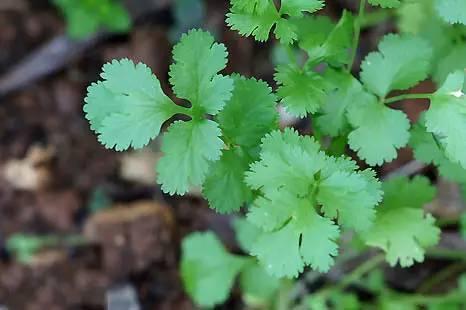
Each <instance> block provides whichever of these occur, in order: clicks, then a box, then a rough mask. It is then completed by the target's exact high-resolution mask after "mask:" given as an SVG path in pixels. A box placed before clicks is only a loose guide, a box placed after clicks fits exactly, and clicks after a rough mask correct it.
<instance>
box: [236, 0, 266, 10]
mask: <svg viewBox="0 0 466 310" xmlns="http://www.w3.org/2000/svg"><path fill="white" fill-rule="evenodd" d="M231 3H232V6H233V7H234V8H236V9H238V10H241V11H245V12H249V13H253V12H255V11H256V12H259V13H262V12H264V11H265V10H266V9H267V7H268V6H269V3H270V0H232V1H231Z"/></svg>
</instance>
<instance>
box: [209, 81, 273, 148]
mask: <svg viewBox="0 0 466 310" xmlns="http://www.w3.org/2000/svg"><path fill="white" fill-rule="evenodd" d="M276 101H277V99H276V97H275V95H274V94H273V93H272V89H271V88H270V87H269V86H268V85H267V83H265V82H263V81H260V80H256V79H254V78H250V79H246V78H244V77H239V76H237V77H235V78H234V90H233V94H232V97H231V99H230V101H228V103H227V105H226V106H225V108H224V109H223V110H222V111H221V112H220V113H219V114H218V115H217V121H218V122H219V124H220V127H221V128H222V132H223V134H224V135H225V137H227V139H228V140H229V141H231V143H233V144H235V145H238V146H241V147H245V148H248V149H251V148H254V147H256V146H257V145H258V144H260V141H261V139H262V137H263V136H264V135H265V134H266V133H268V132H270V131H272V130H273V129H276V128H277V127H278V113H277V110H276Z"/></svg>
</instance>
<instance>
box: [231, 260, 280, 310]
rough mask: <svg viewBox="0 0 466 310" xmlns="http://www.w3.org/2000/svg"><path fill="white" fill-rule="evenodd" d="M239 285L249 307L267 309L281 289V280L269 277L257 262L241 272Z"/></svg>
mask: <svg viewBox="0 0 466 310" xmlns="http://www.w3.org/2000/svg"><path fill="white" fill-rule="evenodd" d="M239 284H240V287H241V292H242V294H243V299H244V300H245V302H246V303H247V304H248V305H249V306H251V307H254V308H258V307H263V308H264V309H267V308H265V307H267V306H270V304H271V302H270V301H272V300H273V297H274V294H275V293H276V292H277V290H278V288H279V287H280V279H278V278H276V277H274V276H271V275H269V274H268V273H267V272H266V271H265V269H264V268H263V267H262V266H260V265H259V264H257V262H251V263H249V264H248V265H246V266H245V267H244V269H243V270H242V271H241V274H240V278H239Z"/></svg>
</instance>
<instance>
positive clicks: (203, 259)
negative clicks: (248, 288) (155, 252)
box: [181, 232, 247, 307]
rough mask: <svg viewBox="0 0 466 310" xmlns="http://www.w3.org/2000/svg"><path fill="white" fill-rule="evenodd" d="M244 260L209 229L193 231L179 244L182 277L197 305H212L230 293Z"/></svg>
mask: <svg viewBox="0 0 466 310" xmlns="http://www.w3.org/2000/svg"><path fill="white" fill-rule="evenodd" d="M246 262H247V261H246V260H245V259H244V258H241V257H239V256H236V255H231V254H230V253H228V252H227V251H226V250H225V248H224V247H223V245H222V244H221V242H220V241H219V240H218V239H217V237H216V236H215V235H214V234H213V233H211V232H205V233H193V234H191V235H189V236H188V237H186V238H185V239H184V240H183V243H182V258H181V276H182V279H183V284H184V287H185V289H186V291H187V292H188V293H189V295H190V296H191V297H192V298H193V299H194V301H195V302H196V304H198V305H199V306H203V307H213V306H214V305H217V304H221V303H223V302H224V301H225V300H226V299H227V298H228V295H229V294H230V290H231V287H232V286H233V283H234V280H235V278H236V276H237V274H238V273H239V272H240V270H241V268H243V266H244V264H245V263H246Z"/></svg>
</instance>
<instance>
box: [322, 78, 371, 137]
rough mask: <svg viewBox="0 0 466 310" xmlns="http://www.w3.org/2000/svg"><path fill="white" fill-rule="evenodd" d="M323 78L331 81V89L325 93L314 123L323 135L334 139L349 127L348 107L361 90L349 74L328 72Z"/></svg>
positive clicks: (360, 86)
mask: <svg viewBox="0 0 466 310" xmlns="http://www.w3.org/2000/svg"><path fill="white" fill-rule="evenodd" d="M324 78H325V79H328V80H329V81H332V82H333V85H332V86H333V87H332V89H330V90H329V91H328V92H327V94H326V98H325V101H324V103H323V105H322V109H321V110H320V112H319V113H318V115H317V117H316V118H315V122H316V125H317V127H318V128H319V130H320V131H321V132H322V133H323V134H326V135H330V136H332V137H336V136H338V135H341V134H342V133H343V132H344V131H345V129H346V128H347V127H348V126H349V124H348V120H347V116H346V115H347V114H346V113H347V110H348V107H349V106H350V105H351V104H352V103H353V102H354V100H355V98H357V96H359V94H360V93H361V92H363V88H362V85H361V84H360V83H359V81H358V80H357V79H355V78H354V77H353V76H352V75H351V74H347V73H342V72H339V71H334V70H329V71H328V72H326V74H325V75H324Z"/></svg>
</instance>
